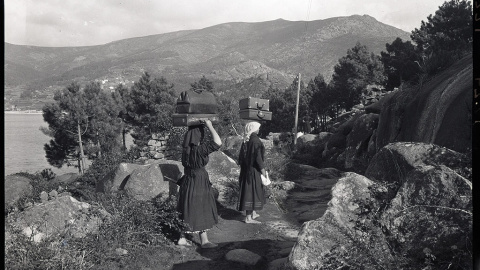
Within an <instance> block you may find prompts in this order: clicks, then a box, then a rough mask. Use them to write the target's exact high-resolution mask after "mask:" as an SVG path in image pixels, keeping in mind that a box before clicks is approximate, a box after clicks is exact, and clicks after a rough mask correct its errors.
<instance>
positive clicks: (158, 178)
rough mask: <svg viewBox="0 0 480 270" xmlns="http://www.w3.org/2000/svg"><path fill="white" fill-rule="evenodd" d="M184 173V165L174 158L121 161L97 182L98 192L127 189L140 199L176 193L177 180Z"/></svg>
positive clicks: (130, 193) (127, 191) (129, 193)
mask: <svg viewBox="0 0 480 270" xmlns="http://www.w3.org/2000/svg"><path fill="white" fill-rule="evenodd" d="M182 175H183V165H182V163H181V162H179V161H174V160H163V159H162V160H155V161H150V162H147V164H144V165H140V164H131V163H121V164H120V165H119V166H118V168H117V169H116V170H114V171H113V172H112V173H110V174H109V175H107V176H106V177H104V178H103V179H102V180H101V181H99V182H98V183H97V192H104V193H105V192H117V191H125V192H126V193H127V194H128V195H131V196H133V197H134V198H136V199H138V200H149V199H152V198H154V197H157V196H163V197H168V196H171V195H176V194H177V192H178V187H177V185H176V183H175V182H176V181H177V180H178V179H179V178H180V177H181V176H182Z"/></svg>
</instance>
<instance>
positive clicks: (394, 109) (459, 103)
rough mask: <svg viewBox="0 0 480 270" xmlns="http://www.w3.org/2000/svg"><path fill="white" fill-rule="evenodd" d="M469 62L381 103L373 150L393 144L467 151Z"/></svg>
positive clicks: (457, 64)
mask: <svg viewBox="0 0 480 270" xmlns="http://www.w3.org/2000/svg"><path fill="white" fill-rule="evenodd" d="M472 80H473V76H472V59H471V57H466V58H464V59H462V60H460V61H458V62H457V63H456V64H454V65H452V66H451V67H450V68H448V69H447V70H445V71H444V72H441V73H440V74H438V75H437V76H435V77H434V78H432V79H431V80H430V81H429V82H426V83H424V84H423V86H422V87H421V88H420V89H418V90H408V91H397V92H396V93H394V94H393V95H391V96H389V98H388V99H387V100H386V101H385V102H384V104H383V106H382V111H381V114H380V120H379V124H378V131H377V143H376V148H377V150H380V149H381V148H382V147H383V146H385V145H387V144H388V143H390V142H395V141H415V142H424V143H434V144H437V145H441V146H445V147H448V148H450V149H452V150H455V151H458V152H466V151H469V149H471V145H472V135H471V133H472V129H471V111H472Z"/></svg>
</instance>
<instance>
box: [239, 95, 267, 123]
mask: <svg viewBox="0 0 480 270" xmlns="http://www.w3.org/2000/svg"><path fill="white" fill-rule="evenodd" d="M269 106H270V104H269V100H268V99H261V98H255V97H248V98H244V99H241V100H240V101H239V107H240V118H241V119H245V120H257V121H262V120H263V121H270V120H272V112H270V111H269V109H270V107H269Z"/></svg>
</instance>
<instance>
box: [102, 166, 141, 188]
mask: <svg viewBox="0 0 480 270" xmlns="http://www.w3.org/2000/svg"><path fill="white" fill-rule="evenodd" d="M142 166H144V165H142V164H133V163H120V165H119V166H118V167H117V168H116V169H115V170H113V171H111V172H109V173H108V174H107V175H106V176H105V177H104V178H102V179H100V180H99V181H97V184H96V191H97V192H103V193H105V192H115V191H118V190H121V189H123V186H125V184H126V181H127V180H128V177H129V176H130V174H131V173H132V172H133V171H134V170H135V169H137V168H141V167H142Z"/></svg>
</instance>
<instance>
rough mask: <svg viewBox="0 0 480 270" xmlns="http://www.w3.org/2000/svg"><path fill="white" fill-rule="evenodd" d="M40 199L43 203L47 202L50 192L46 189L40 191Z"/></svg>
mask: <svg viewBox="0 0 480 270" xmlns="http://www.w3.org/2000/svg"><path fill="white" fill-rule="evenodd" d="M40 200H41V201H42V203H45V202H47V201H48V193H47V192H45V191H42V192H40Z"/></svg>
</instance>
